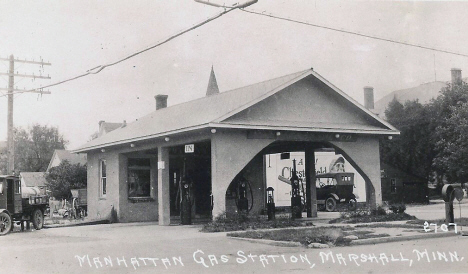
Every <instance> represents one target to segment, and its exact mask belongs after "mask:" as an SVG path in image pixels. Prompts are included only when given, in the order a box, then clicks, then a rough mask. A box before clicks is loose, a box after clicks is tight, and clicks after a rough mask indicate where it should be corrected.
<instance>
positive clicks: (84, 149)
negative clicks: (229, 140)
mask: <svg viewBox="0 0 468 274" xmlns="http://www.w3.org/2000/svg"><path fill="white" fill-rule="evenodd" d="M208 126H209V124H202V125H197V126H192V127H187V128H182V129H177V130H172V131H166V132H161V133H157V134H150V135H145V136H140V137H135V138H129V139H124V140H119V141H114V142H108V143H104V144H98V145H94V146H84V147H81V148H78V149H75V150H72V151H71V152H72V153H85V152H88V151H91V150H96V149H102V148H108V147H111V146H117V145H124V144H129V143H133V142H140V141H146V140H150V139H155V138H159V137H166V136H168V135H174V134H179V133H184V132H188V131H193V130H198V129H203V128H206V127H208Z"/></svg>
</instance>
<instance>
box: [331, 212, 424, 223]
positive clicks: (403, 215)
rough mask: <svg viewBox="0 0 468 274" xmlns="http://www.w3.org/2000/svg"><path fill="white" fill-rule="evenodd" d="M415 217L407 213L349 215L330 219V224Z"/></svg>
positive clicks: (410, 218)
mask: <svg viewBox="0 0 468 274" xmlns="http://www.w3.org/2000/svg"><path fill="white" fill-rule="evenodd" d="M414 219H416V217H414V216H412V215H409V214H407V213H389V214H386V215H372V214H370V215H365V216H358V217H349V218H346V217H345V218H343V217H340V218H337V219H333V220H330V222H329V223H330V224H333V223H346V224H357V223H374V222H391V221H405V220H414Z"/></svg>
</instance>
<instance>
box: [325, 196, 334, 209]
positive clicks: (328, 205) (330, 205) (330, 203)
mask: <svg viewBox="0 0 468 274" xmlns="http://www.w3.org/2000/svg"><path fill="white" fill-rule="evenodd" d="M335 208H336V200H335V198H333V197H329V198H328V199H327V200H326V201H325V209H326V210H327V211H328V212H332V211H335Z"/></svg>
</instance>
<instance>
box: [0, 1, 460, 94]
mask: <svg viewBox="0 0 468 274" xmlns="http://www.w3.org/2000/svg"><path fill="white" fill-rule="evenodd" d="M235 9H239V10H241V11H243V12H246V13H251V14H256V15H261V16H265V17H270V18H274V19H279V20H283V21H288V22H293V23H298V24H302V25H307V26H312V27H316V28H322V29H327V30H332V31H336V32H341V33H346V34H351V35H357V36H361V37H365V38H370V39H375V40H380V41H385V42H390V43H395V44H400V45H405V46H411V47H416V48H421V49H426V50H431V51H437V52H442V53H447V54H452V55H458V56H463V57H468V54H463V53H459V52H454V51H450V50H444V49H438V48H434V47H429V46H424V45H419V44H414V43H409V42H404V41H398V40H393V39H390V38H384V37H379V36H375V35H369V34H364V33H359V32H356V31H350V30H345V29H339V28H334V27H329V26H324V25H319V24H314V23H309V22H307V21H302V20H297V19H291V18H288V17H283V16H278V15H274V14H271V13H265V12H257V11H254V10H251V9H246V8H243V7H231V8H225V9H224V11H222V12H220V13H216V14H215V15H213V16H211V17H209V18H208V19H205V20H203V21H201V22H199V23H197V24H195V25H193V26H192V27H189V28H187V29H184V30H182V31H180V32H178V33H177V34H175V35H172V36H169V37H168V38H166V39H164V40H162V41H160V42H157V43H156V44H154V45H152V46H149V47H146V48H144V49H142V50H139V51H137V52H135V53H132V54H130V55H127V56H126V57H123V58H121V59H118V60H117V61H114V62H111V63H108V64H105V65H99V66H96V67H93V68H91V69H89V70H87V71H86V72H85V73H82V74H79V75H77V76H75V77H72V78H68V79H66V80H62V81H59V82H56V83H53V84H50V85H46V86H43V87H40V88H35V89H30V90H25V91H16V92H13V94H18V93H25V92H38V93H40V92H41V91H43V89H44V88H49V87H53V86H57V85H60V84H64V83H67V82H70V81H73V80H76V79H79V78H82V77H85V76H88V75H92V74H98V73H100V72H101V71H103V70H104V69H105V68H108V67H111V66H114V65H117V64H119V63H121V62H123V61H126V60H128V59H130V58H133V57H135V56H137V55H140V54H142V53H144V52H146V51H149V50H151V49H154V48H156V47H158V46H161V45H163V44H165V43H167V42H169V41H171V40H173V39H175V38H177V37H179V36H181V35H183V34H185V33H187V32H190V31H192V30H194V29H196V28H199V27H201V26H203V25H205V24H207V23H209V22H211V21H213V20H215V19H217V18H219V17H221V16H223V15H225V14H226V13H228V12H230V11H233V10H235ZM7 95H8V93H7V94H2V95H0V97H5V96H7Z"/></svg>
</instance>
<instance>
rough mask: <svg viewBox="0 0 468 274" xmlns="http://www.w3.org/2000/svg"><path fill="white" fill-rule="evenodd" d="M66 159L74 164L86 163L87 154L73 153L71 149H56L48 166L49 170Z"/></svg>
mask: <svg viewBox="0 0 468 274" xmlns="http://www.w3.org/2000/svg"><path fill="white" fill-rule="evenodd" d="M65 160H66V161H68V162H69V163H70V164H72V165H75V164H80V165H85V164H86V161H87V160H86V155H78V154H73V153H71V152H70V151H68V150H65V149H56V150H54V154H53V155H52V158H51V159H50V162H49V166H48V167H47V171H49V170H50V169H51V168H52V167H54V166H58V165H60V163H61V162H63V161H65Z"/></svg>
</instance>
